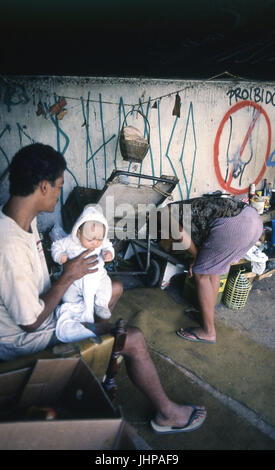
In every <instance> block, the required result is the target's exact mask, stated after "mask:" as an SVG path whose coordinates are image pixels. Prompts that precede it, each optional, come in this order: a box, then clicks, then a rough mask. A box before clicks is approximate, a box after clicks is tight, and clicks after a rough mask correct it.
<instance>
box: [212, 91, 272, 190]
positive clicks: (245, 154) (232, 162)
mask: <svg viewBox="0 0 275 470" xmlns="http://www.w3.org/2000/svg"><path fill="white" fill-rule="evenodd" d="M239 90H241V89H240V88H237V89H235V90H230V91H229V92H228V93H227V94H228V95H229V99H230V104H231V102H232V97H233V96H234V97H235V99H236V100H237V101H238V98H239V99H243V97H247V96H248V91H247V90H246V89H245V90H246V92H247V93H241V92H240V91H239ZM253 90H254V97H255V96H258V97H260V99H259V100H258V101H261V102H262V101H263V99H264V96H266V97H267V96H268V94H267V92H265V93H264V90H263V89H262V91H261V94H259V90H260V89H252V88H251V89H250V96H251V95H252V94H253ZM236 129H237V131H238V132H237V134H238V136H239V135H242V137H241V139H239V137H238V139H234V131H235V133H236ZM259 134H261V137H262V140H264V146H263V147H261V149H260V152H256V151H255V149H256V146H257V140H258V135H259ZM270 149H271V124H270V119H269V117H268V115H267V112H266V111H265V110H264V108H263V107H262V106H261V105H260V104H258V103H257V102H255V101H251V100H243V101H239V102H237V103H236V104H235V105H233V106H231V107H230V108H229V110H228V111H227V112H226V114H225V115H224V117H223V119H222V120H221V123H220V125H219V127H218V131H217V134H216V137H215V141H214V168H215V172H216V176H217V179H218V182H219V184H220V186H221V187H222V188H223V189H224V190H225V191H226V192H229V193H231V194H244V193H248V191H249V185H248V186H247V185H246V184H245V185H243V184H242V183H243V176H244V173H245V170H246V168H247V166H248V165H249V164H250V163H251V162H252V161H253V165H254V174H255V176H254V181H253V182H254V183H255V184H256V185H257V184H258V183H259V182H260V181H261V179H262V178H263V176H264V173H265V171H266V167H267V166H273V160H272V159H273V156H274V152H272V154H270ZM257 153H258V154H260V155H262V160H261V161H259V158H258V159H257V162H255V155H256V154H257ZM250 183H252V181H250Z"/></svg>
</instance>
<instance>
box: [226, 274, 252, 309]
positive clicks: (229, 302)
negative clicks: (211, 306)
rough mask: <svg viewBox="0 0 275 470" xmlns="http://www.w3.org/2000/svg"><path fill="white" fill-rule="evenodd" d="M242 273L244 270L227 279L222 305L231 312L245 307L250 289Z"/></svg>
mask: <svg viewBox="0 0 275 470" xmlns="http://www.w3.org/2000/svg"><path fill="white" fill-rule="evenodd" d="M244 271H245V270H244V269H240V270H239V271H238V272H236V273H234V274H232V275H230V276H228V279H227V283H226V287H225V291H224V295H223V303H224V304H225V305H226V306H227V307H229V308H231V309H233V310H239V309H241V308H244V307H245V304H246V301H247V298H248V294H249V292H250V289H251V287H252V285H251V284H250V282H249V281H248V279H247V278H246V277H245V276H244V274H243V272H244Z"/></svg>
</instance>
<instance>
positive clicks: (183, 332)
mask: <svg viewBox="0 0 275 470" xmlns="http://www.w3.org/2000/svg"><path fill="white" fill-rule="evenodd" d="M177 335H178V336H180V337H181V338H183V339H186V340H188V341H192V342H194V343H199V342H202V343H215V342H216V332H215V331H214V332H212V333H209V332H206V331H205V330H204V329H203V328H180V329H179V330H178V331H177Z"/></svg>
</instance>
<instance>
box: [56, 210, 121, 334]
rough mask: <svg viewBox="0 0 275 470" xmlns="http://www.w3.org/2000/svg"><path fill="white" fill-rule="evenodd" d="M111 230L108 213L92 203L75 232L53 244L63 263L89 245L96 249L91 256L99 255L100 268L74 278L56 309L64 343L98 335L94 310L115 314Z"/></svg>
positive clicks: (104, 314)
mask: <svg viewBox="0 0 275 470" xmlns="http://www.w3.org/2000/svg"><path fill="white" fill-rule="evenodd" d="M107 232H108V224H107V221H106V219H105V217H104V216H103V215H102V213H101V212H100V211H98V210H97V209H95V207H94V206H93V205H88V206H86V207H85V208H84V211H83V212H82V214H81V215H80V217H79V218H78V219H77V221H76V222H75V224H74V226H73V229H72V232H71V234H70V235H68V236H66V237H64V238H61V239H60V240H57V241H55V242H54V243H53V244H52V248H51V253H52V257H53V259H54V261H55V262H56V263H59V264H64V263H66V261H67V260H68V259H71V258H74V257H76V256H78V255H79V254H80V253H82V252H83V251H85V250H87V249H92V250H93V251H92V252H91V253H89V255H87V256H92V255H97V256H98V264H97V265H96V268H97V269H98V271H96V272H94V273H91V274H87V275H86V276H84V277H83V278H81V279H77V280H76V281H74V282H73V284H72V285H71V286H70V287H69V288H68V290H67V291H66V292H65V294H64V296H63V299H62V300H63V303H62V304H61V305H59V306H58V307H57V309H56V315H57V319H58V320H57V325H56V336H57V338H58V339H59V340H60V341H62V342H63V343H64V342H71V341H80V340H82V339H85V338H89V337H91V338H92V337H95V336H96V335H95V333H94V332H93V324H94V313H95V314H96V315H97V316H98V317H100V318H103V319H109V318H110V316H111V312H110V310H109V307H108V304H109V301H110V299H111V295H112V283H111V279H110V278H109V276H108V274H107V271H106V269H105V267H104V263H105V262H106V261H107V262H108V261H111V260H112V259H113V258H114V249H113V247H112V244H111V242H110V241H109V240H108V238H107ZM84 324H85V326H84ZM88 328H89V329H88Z"/></svg>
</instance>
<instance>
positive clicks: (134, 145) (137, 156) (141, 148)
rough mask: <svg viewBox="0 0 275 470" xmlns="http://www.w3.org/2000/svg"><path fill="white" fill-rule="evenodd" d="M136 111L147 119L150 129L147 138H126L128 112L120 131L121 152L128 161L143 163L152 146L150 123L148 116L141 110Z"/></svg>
mask: <svg viewBox="0 0 275 470" xmlns="http://www.w3.org/2000/svg"><path fill="white" fill-rule="evenodd" d="M130 112H131V111H129V113H130ZM136 112H137V113H139V114H140V115H141V116H142V117H143V118H144V119H146V121H147V124H148V129H149V132H148V138H147V140H146V139H144V138H141V137H138V138H136V139H134V138H133V139H126V138H125V127H124V123H125V120H126V117H127V116H128V114H129V113H127V114H126V116H125V118H124V121H123V124H122V128H121V131H120V133H119V145H120V152H121V155H122V158H123V160H127V161H128V162H136V163H141V162H142V160H143V159H144V157H145V155H146V154H147V152H148V150H149V147H150V124H149V121H148V119H147V118H146V116H145V115H144V114H143V113H142V112H141V111H139V110H136Z"/></svg>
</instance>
